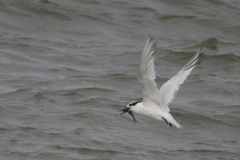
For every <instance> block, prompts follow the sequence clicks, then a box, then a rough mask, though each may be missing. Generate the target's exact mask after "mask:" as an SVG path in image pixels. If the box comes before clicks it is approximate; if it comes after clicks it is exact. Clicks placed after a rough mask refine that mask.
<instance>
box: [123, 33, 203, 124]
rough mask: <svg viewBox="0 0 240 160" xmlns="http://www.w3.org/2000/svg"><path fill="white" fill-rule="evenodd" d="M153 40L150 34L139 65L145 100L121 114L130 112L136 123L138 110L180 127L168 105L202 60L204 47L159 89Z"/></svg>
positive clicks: (131, 104)
mask: <svg viewBox="0 0 240 160" xmlns="http://www.w3.org/2000/svg"><path fill="white" fill-rule="evenodd" d="M152 40H153V38H152V36H150V35H149V37H148V39H147V41H146V44H145V46H144V48H143V51H142V55H141V59H140V63H139V67H138V81H139V83H140V84H141V86H142V94H143V101H142V102H130V103H129V104H128V105H127V107H125V108H123V109H121V110H119V111H122V113H121V114H120V115H122V114H124V113H126V112H128V113H129V114H130V115H131V116H132V118H133V120H134V123H135V122H136V119H135V118H134V115H133V112H136V113H138V114H141V115H144V116H149V117H152V118H155V119H157V120H161V121H163V120H164V121H165V122H166V123H167V124H169V125H170V126H171V127H172V125H174V126H176V127H177V128H178V129H180V128H182V126H181V125H180V124H179V123H178V122H177V121H176V120H175V119H174V118H173V117H172V115H171V114H170V113H169V112H170V110H169V107H168V105H169V104H170V103H171V102H172V100H173V99H174V96H175V94H176V93H177V91H178V90H179V87H180V85H181V84H183V82H184V81H185V80H186V79H187V76H188V75H189V74H190V72H191V71H192V70H193V68H195V67H196V65H197V64H199V63H200V62H201V61H199V58H200V57H201V56H202V54H203V52H201V50H202V47H201V48H200V50H199V51H198V52H196V54H195V55H194V56H193V57H192V58H191V60H190V61H189V62H188V63H187V64H186V65H185V66H184V67H183V68H182V69H181V70H180V71H179V72H178V73H177V74H176V75H175V76H173V77H172V78H171V79H169V80H168V81H167V82H166V83H164V84H163V85H162V87H161V88H160V89H158V87H157V84H156V82H155V79H156V75H155V71H154V54H155V53H156V51H155V48H156V43H154V44H153V42H152ZM120 115H119V116H120Z"/></svg>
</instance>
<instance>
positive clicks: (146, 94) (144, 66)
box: [138, 35, 160, 106]
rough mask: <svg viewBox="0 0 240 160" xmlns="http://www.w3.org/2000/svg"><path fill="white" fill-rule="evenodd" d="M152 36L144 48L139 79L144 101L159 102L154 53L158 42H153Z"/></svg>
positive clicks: (139, 68)
mask: <svg viewBox="0 0 240 160" xmlns="http://www.w3.org/2000/svg"><path fill="white" fill-rule="evenodd" d="M152 39H153V38H152V36H150V35H149V37H148V39H147V41H146V44H145V46H144V48H143V51H142V55H141V59H140V63H139V67H138V81H139V83H140V84H141V85H142V94H143V103H147V102H151V103H156V104H158V105H159V106H160V103H159V90H158V88H157V84H156V83H155V81H154V80H155V78H156V75H155V71H154V54H155V53H156V51H155V48H156V43H154V44H153V43H152Z"/></svg>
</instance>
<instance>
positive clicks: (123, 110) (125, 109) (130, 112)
mask: <svg viewBox="0 0 240 160" xmlns="http://www.w3.org/2000/svg"><path fill="white" fill-rule="evenodd" d="M120 111H122V113H121V114H119V115H118V117H120V116H121V115H122V114H124V113H126V112H128V114H129V115H130V116H131V117H132V119H133V122H134V124H136V122H137V120H136V119H135V117H134V114H133V112H132V111H131V110H130V107H125V108H123V109H121V110H119V111H118V112H120Z"/></svg>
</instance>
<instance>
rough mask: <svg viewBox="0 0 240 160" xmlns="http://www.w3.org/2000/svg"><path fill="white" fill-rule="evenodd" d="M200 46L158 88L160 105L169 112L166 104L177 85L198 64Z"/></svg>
mask: <svg viewBox="0 0 240 160" xmlns="http://www.w3.org/2000/svg"><path fill="white" fill-rule="evenodd" d="M201 50H202V48H200V50H199V51H198V52H196V54H195V55H194V56H193V57H192V59H191V60H190V61H189V62H188V63H187V64H186V65H185V66H184V67H183V68H182V69H181V70H180V71H179V72H178V73H177V74H176V75H175V76H173V77H172V78H171V79H169V80H168V81H167V82H166V83H164V84H163V85H162V87H161V88H160V90H159V95H160V96H159V97H160V99H159V101H160V105H161V107H163V108H167V111H168V112H169V108H168V104H169V103H171V102H172V100H173V98H174V95H175V94H176V93H177V91H178V89H179V87H180V85H181V84H183V82H184V81H185V80H186V79H187V76H188V75H189V74H190V72H191V71H192V70H193V68H194V67H196V65H197V64H199V63H200V62H201V61H199V58H200V57H201V56H202V54H203V52H201Z"/></svg>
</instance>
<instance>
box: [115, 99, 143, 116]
mask: <svg viewBox="0 0 240 160" xmlns="http://www.w3.org/2000/svg"><path fill="white" fill-rule="evenodd" d="M138 103H140V102H135V101H133V102H130V103H129V104H128V105H127V106H126V107H124V108H123V109H120V110H119V111H118V112H120V111H122V113H121V114H119V116H120V115H122V114H124V113H126V112H129V111H131V107H133V106H135V105H137V104H138Z"/></svg>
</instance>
